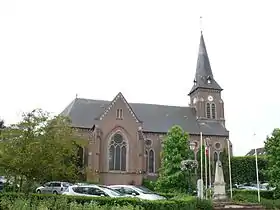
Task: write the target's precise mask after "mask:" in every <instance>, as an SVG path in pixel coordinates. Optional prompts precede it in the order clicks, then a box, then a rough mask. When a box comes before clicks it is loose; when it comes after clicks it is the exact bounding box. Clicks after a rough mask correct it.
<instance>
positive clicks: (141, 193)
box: [108, 185, 166, 200]
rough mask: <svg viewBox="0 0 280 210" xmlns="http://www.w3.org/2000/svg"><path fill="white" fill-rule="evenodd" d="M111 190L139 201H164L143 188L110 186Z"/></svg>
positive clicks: (163, 198)
mask: <svg viewBox="0 0 280 210" xmlns="http://www.w3.org/2000/svg"><path fill="white" fill-rule="evenodd" d="M108 187H110V188H111V189H114V190H117V191H119V192H120V193H122V194H126V195H132V196H134V197H136V198H139V199H145V200H166V198H165V197H163V196H161V195H158V194H156V193H155V192H153V191H151V190H149V189H148V188H146V187H143V186H134V185H110V186H108Z"/></svg>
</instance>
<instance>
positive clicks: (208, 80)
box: [207, 76, 212, 84]
mask: <svg viewBox="0 0 280 210" xmlns="http://www.w3.org/2000/svg"><path fill="white" fill-rule="evenodd" d="M211 82H212V80H211V77H210V76H208V77H207V84H211Z"/></svg>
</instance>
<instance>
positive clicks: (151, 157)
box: [148, 149, 155, 173]
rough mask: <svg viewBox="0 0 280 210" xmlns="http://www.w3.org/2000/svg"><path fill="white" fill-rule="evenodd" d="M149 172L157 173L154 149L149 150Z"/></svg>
mask: <svg viewBox="0 0 280 210" xmlns="http://www.w3.org/2000/svg"><path fill="white" fill-rule="evenodd" d="M148 172H149V173H155V152H154V150H153V149H150V151H149V168H148Z"/></svg>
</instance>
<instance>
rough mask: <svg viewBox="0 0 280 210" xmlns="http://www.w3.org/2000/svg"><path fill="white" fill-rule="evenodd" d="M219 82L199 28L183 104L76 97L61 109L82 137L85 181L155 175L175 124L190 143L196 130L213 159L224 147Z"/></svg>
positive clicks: (135, 180)
mask: <svg viewBox="0 0 280 210" xmlns="http://www.w3.org/2000/svg"><path fill="white" fill-rule="evenodd" d="M222 90H223V89H222V88H221V86H220V85H219V84H218V82H217V81H216V80H215V78H214V75H213V72H212V69H211V66H210V62H209V57H208V54H207V50H206V46H205V41H204V38H203V34H202V33H201V37H200V44H199V53H198V60H197V67H196V72H195V78H194V81H193V86H192V88H191V90H190V92H189V93H188V96H189V97H190V104H189V106H184V107H181V106H168V105H156V104H143V103H129V102H128V101H126V99H125V97H124V95H123V94H122V93H118V94H117V95H116V97H115V98H114V99H113V100H112V101H107V100H94V99H84V98H76V99H74V100H73V101H72V102H71V103H70V104H69V105H68V106H67V107H66V108H65V110H64V111H63V112H62V113H61V114H62V115H65V116H68V117H70V119H71V120H72V126H73V127H74V128H75V129H76V130H77V132H78V134H79V135H80V136H82V137H83V138H84V139H86V140H87V142H88V144H87V145H86V146H85V147H84V148H83V154H84V155H83V156H84V158H83V161H84V164H85V165H86V167H87V180H88V181H95V182H99V183H103V184H131V183H134V184H141V183H142V180H143V178H150V179H153V178H156V177H157V173H158V169H159V167H160V151H161V142H162V139H163V138H164V135H166V133H167V131H168V130H169V129H170V128H171V127H172V126H173V125H179V126H181V127H182V128H183V129H184V130H185V131H187V132H188V133H189V134H190V140H191V141H193V142H195V143H196V149H195V151H194V152H195V154H196V153H197V150H198V148H199V144H200V132H202V134H203V140H205V139H207V142H208V144H209V146H210V147H211V158H212V159H218V158H219V155H220V153H221V152H222V151H223V149H224V148H226V147H227V141H226V140H227V139H228V138H229V131H228V130H227V129H226V126H225V118H224V102H223V100H222V97H221V92H222Z"/></svg>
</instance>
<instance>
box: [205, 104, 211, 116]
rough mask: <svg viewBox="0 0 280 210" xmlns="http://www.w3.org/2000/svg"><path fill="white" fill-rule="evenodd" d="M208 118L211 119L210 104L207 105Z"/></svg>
mask: <svg viewBox="0 0 280 210" xmlns="http://www.w3.org/2000/svg"><path fill="white" fill-rule="evenodd" d="M206 117H207V118H211V108H210V104H209V103H207V104H206Z"/></svg>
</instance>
